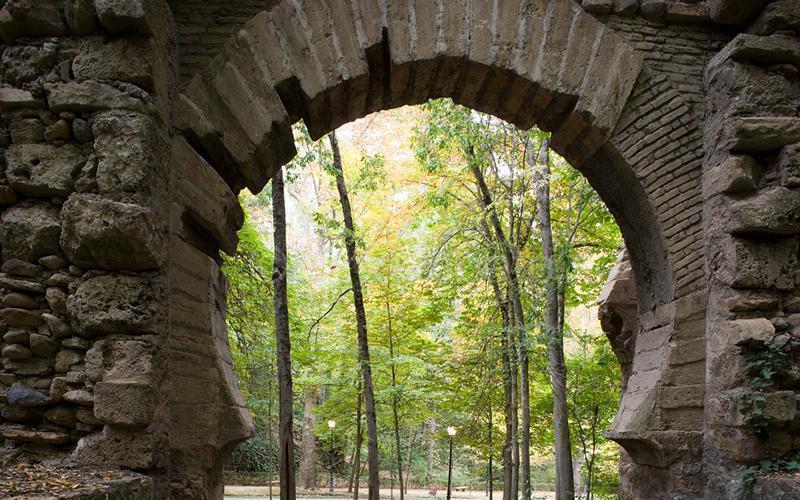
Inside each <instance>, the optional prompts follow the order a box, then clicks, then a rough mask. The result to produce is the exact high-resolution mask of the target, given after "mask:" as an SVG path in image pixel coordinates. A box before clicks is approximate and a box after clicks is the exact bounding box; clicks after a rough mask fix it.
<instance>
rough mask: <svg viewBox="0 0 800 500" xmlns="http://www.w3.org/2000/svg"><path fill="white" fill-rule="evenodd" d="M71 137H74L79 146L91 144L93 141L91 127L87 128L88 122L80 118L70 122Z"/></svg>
mask: <svg viewBox="0 0 800 500" xmlns="http://www.w3.org/2000/svg"><path fill="white" fill-rule="evenodd" d="M72 135H73V136H74V137H75V140H76V141H78V142H79V143H81V144H86V143H87V142H92V140H93V139H94V136H93V135H92V127H90V126H89V122H87V121H86V120H84V119H82V118H76V119H75V120H74V121H73V122H72Z"/></svg>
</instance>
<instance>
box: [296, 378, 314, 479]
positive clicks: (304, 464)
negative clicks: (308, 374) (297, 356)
mask: <svg viewBox="0 0 800 500" xmlns="http://www.w3.org/2000/svg"><path fill="white" fill-rule="evenodd" d="M318 392H319V389H318V388H317V387H315V386H309V387H308V388H307V389H306V390H305V393H304V394H303V441H302V443H301V447H300V467H299V469H298V471H297V476H298V478H297V483H298V484H299V485H300V487H301V488H303V489H306V490H315V489H317V436H316V434H314V408H316V406H317V394H318Z"/></svg>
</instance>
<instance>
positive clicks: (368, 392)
mask: <svg viewBox="0 0 800 500" xmlns="http://www.w3.org/2000/svg"><path fill="white" fill-rule="evenodd" d="M328 137H329V138H330V142H331V150H332V151H333V168H334V171H335V172H336V188H337V189H338V190H339V200H340V202H341V205H342V215H343V217H344V227H345V231H346V233H345V249H346V250H347V264H348V267H349V268H350V281H351V283H352V285H353V304H354V306H355V311H356V330H357V332H358V357H359V362H360V363H361V372H362V375H363V377H364V406H365V409H366V414H367V462H368V464H369V467H368V469H369V480H368V486H369V498H370V500H378V499H379V498H380V477H379V475H378V473H379V470H378V468H379V463H378V424H377V419H376V413H375V392H374V390H373V387H372V368H371V366H370V359H369V340H368V338H367V313H366V311H365V310H364V294H363V291H362V288H361V275H360V274H359V271H358V258H357V256H356V240H355V224H354V223H353V214H352V211H351V210H350V199H349V197H348V195H347V186H346V185H345V182H344V171H343V170H342V156H341V154H340V152H339V142H338V141H337V140H336V132H331V133H330V135H329V136H328Z"/></svg>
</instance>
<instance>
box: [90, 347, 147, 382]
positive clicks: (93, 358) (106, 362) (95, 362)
mask: <svg viewBox="0 0 800 500" xmlns="http://www.w3.org/2000/svg"><path fill="white" fill-rule="evenodd" d="M84 361H85V363H86V376H87V377H88V378H89V380H90V381H92V382H98V381H100V380H104V381H106V382H117V381H128V382H131V381H138V382H142V383H148V382H150V381H152V377H153V374H154V369H155V364H156V360H155V350H154V347H153V345H152V344H151V343H149V342H145V341H142V340H108V339H103V340H98V341H96V342H95V343H94V345H93V346H92V348H91V349H89V350H88V351H86V357H85V358H84Z"/></svg>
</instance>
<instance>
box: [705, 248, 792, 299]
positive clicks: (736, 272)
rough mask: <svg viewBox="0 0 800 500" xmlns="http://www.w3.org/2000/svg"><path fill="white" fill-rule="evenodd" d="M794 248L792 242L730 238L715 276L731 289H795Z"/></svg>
mask: <svg viewBox="0 0 800 500" xmlns="http://www.w3.org/2000/svg"><path fill="white" fill-rule="evenodd" d="M797 248H798V243H797V241H796V240H794V239H772V240H770V239H761V240H757V241H755V240H746V239H742V238H731V239H730V240H728V241H727V242H726V244H725V245H724V246H723V249H724V252H725V259H724V261H722V262H721V263H720V265H719V267H717V268H715V273H716V275H717V276H718V277H719V279H721V280H722V281H723V282H724V283H726V284H729V285H731V286H733V287H734V288H772V287H775V288H777V289H781V290H789V289H792V288H794V286H795V277H794V274H793V270H794V269H795V267H796V266H797Z"/></svg>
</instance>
